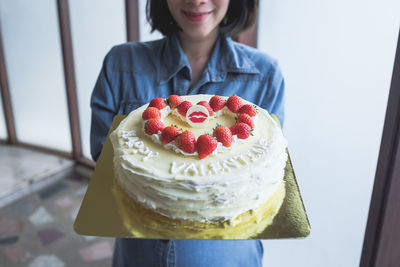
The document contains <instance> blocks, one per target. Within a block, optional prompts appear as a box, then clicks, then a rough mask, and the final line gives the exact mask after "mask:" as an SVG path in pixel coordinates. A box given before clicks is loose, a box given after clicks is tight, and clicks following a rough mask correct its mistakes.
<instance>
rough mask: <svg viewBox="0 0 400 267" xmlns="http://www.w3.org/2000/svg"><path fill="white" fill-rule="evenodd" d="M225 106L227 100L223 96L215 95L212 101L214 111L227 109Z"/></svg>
mask: <svg viewBox="0 0 400 267" xmlns="http://www.w3.org/2000/svg"><path fill="white" fill-rule="evenodd" d="M225 104H226V102H225V99H224V98H223V97H222V96H219V95H215V96H213V97H211V99H210V106H211V108H212V109H213V110H214V111H218V110H221V109H222V108H223V107H225Z"/></svg>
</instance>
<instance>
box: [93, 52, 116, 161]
mask: <svg viewBox="0 0 400 267" xmlns="http://www.w3.org/2000/svg"><path fill="white" fill-rule="evenodd" d="M107 58H108V57H107V56H106V58H105V59H104V62H103V66H102V69H101V72H100V75H99V77H98V79H97V82H96V85H95V87H94V89H93V92H92V96H91V101H90V106H91V109H92V119H91V129H90V153H91V155H92V158H93V160H94V161H97V159H98V157H99V155H100V152H101V150H102V148H103V145H104V142H105V139H106V137H107V133H108V130H109V129H110V127H111V123H112V120H113V118H114V116H115V115H116V114H117V104H116V102H115V97H114V95H113V91H112V90H111V85H110V81H109V77H108V74H107Z"/></svg>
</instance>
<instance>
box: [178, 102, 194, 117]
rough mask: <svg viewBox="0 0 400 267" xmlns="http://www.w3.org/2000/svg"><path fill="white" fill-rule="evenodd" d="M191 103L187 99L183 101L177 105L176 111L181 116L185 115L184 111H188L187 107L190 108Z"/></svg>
mask: <svg viewBox="0 0 400 267" xmlns="http://www.w3.org/2000/svg"><path fill="white" fill-rule="evenodd" d="M192 106H193V105H192V103H190V102H189V101H183V102H182V103H180V104H179V105H178V112H179V114H181V115H182V116H186V112H187V111H188V109H189V108H191V107H192Z"/></svg>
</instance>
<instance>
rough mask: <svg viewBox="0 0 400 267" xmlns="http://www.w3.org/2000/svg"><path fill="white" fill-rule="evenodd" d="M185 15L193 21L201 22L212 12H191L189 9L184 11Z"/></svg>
mask: <svg viewBox="0 0 400 267" xmlns="http://www.w3.org/2000/svg"><path fill="white" fill-rule="evenodd" d="M182 12H183V14H185V16H186V17H187V18H188V19H189V20H190V21H193V22H201V21H204V20H205V19H206V18H207V17H208V16H209V15H210V14H211V11H210V12H189V11H182Z"/></svg>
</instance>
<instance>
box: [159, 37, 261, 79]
mask: <svg viewBox="0 0 400 267" xmlns="http://www.w3.org/2000/svg"><path fill="white" fill-rule="evenodd" d="M160 52H161V55H160V56H159V58H160V72H159V73H158V84H162V83H166V82H168V81H169V80H170V79H171V78H173V77H174V76H176V75H177V74H178V73H179V72H180V71H181V70H183V71H184V73H183V75H185V76H186V78H187V79H189V80H190V79H191V75H192V71H191V68H190V64H189V60H188V58H187V57H186V55H185V53H184V52H183V49H182V47H181V45H180V42H179V39H178V35H177V34H172V35H170V36H169V37H167V38H165V45H164V48H163V49H161V50H160ZM204 71H205V72H208V73H209V76H210V80H211V81H212V82H219V81H224V80H225V78H226V75H227V73H228V72H236V73H247V74H258V73H260V71H259V69H258V68H257V67H256V66H255V65H254V63H253V61H252V60H251V59H250V58H249V57H248V56H247V55H246V54H245V53H244V52H243V51H241V50H240V48H239V46H237V45H235V44H234V42H233V41H232V39H231V38H230V37H224V36H223V35H222V34H220V35H219V36H218V39H217V41H216V43H215V46H214V49H213V52H212V54H211V57H210V59H209V61H208V63H207V66H206V69H205V70H204Z"/></svg>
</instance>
